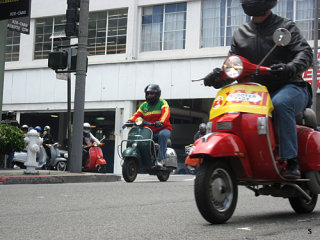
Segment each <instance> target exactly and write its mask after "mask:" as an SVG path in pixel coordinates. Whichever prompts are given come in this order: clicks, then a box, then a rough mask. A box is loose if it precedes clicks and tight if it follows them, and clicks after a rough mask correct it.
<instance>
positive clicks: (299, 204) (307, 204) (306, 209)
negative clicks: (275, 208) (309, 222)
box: [289, 193, 318, 213]
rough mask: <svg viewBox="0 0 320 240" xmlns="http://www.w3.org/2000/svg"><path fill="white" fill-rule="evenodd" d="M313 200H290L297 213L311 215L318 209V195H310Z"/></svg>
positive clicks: (300, 198)
mask: <svg viewBox="0 0 320 240" xmlns="http://www.w3.org/2000/svg"><path fill="white" fill-rule="evenodd" d="M309 194H310V196H311V200H310V201H308V200H306V199H304V198H303V197H292V198H289V202H290V205H291V207H292V208H293V210H294V211H295V212H296V213H311V212H312V211H313V209H314V208H315V207H316V204H317V201H318V194H315V193H309Z"/></svg>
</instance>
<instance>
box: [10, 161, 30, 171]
mask: <svg viewBox="0 0 320 240" xmlns="http://www.w3.org/2000/svg"><path fill="white" fill-rule="evenodd" d="M12 165H13V166H14V165H17V166H18V167H19V168H21V169H26V168H27V167H26V166H25V165H24V163H22V162H13V163H12Z"/></svg>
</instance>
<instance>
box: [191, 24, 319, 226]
mask: <svg viewBox="0 0 320 240" xmlns="http://www.w3.org/2000/svg"><path fill="white" fill-rule="evenodd" d="M273 39H274V40H275V42H276V45H275V47H276V46H285V45H286V44H288V43H289V42H290V40H291V35H290V33H289V32H288V31H287V30H285V29H278V30H276V32H275V33H274V38H273ZM275 47H274V48H275ZM274 48H272V49H271V50H270V52H271V51H272V50H273V49H274ZM270 52H269V53H268V55H269V54H270ZM268 55H267V56H268ZM222 70H223V72H224V73H223V74H224V77H225V78H232V79H235V80H237V81H238V84H233V85H228V86H226V87H224V88H222V89H221V90H220V91H219V92H218V94H217V97H216V98H215V100H214V102H213V105H212V108H211V110H210V121H209V123H208V124H207V134H206V135H205V136H203V137H202V138H200V139H198V140H197V141H196V142H195V143H194V145H193V147H192V149H191V150H190V155H189V158H190V159H191V160H192V161H190V163H187V164H190V165H191V164H193V165H199V166H200V167H199V169H198V172H197V175H196V179H195V185H194V194H195V200H196V204H197V207H198V209H199V211H200V213H201V215H202V216H203V217H204V218H205V219H206V220H207V221H208V222H210V223H224V222H226V221H227V220H228V219H229V218H230V217H231V216H232V214H233V212H234V210H235V208H236V204H237V198H238V185H244V186H246V187H247V188H249V189H251V190H252V191H253V192H254V193H255V196H259V195H271V196H274V197H282V198H288V199H289V202H290V205H291V207H292V208H293V209H294V211H295V212H296V213H310V212H312V211H313V209H314V208H315V206H316V203H317V199H318V194H319V193H320V174H319V170H320V132H318V131H315V128H316V118H315V113H314V112H313V111H312V110H311V109H307V110H306V111H304V114H305V115H304V116H300V120H301V119H303V121H302V122H301V123H299V122H297V135H298V155H299V158H300V170H301V174H302V177H303V178H302V179H286V178H284V177H283V176H282V173H283V172H284V171H285V167H286V164H285V163H284V162H282V161H280V159H279V149H278V138H277V135H276V132H275V131H274V129H275V128H274V126H273V122H272V118H271V112H272V110H273V106H272V102H271V98H270V95H269V93H268V90H267V88H266V87H264V86H261V85H259V84H255V83H249V82H248V81H250V79H251V78H252V77H254V75H257V74H270V68H267V67H262V66H261V64H259V65H255V64H252V63H250V62H249V61H248V60H246V59H244V58H242V57H240V56H235V55H234V56H229V57H228V58H227V59H226V61H225V62H224V64H223V69H222ZM302 123H303V124H302ZM195 160H196V161H195Z"/></svg>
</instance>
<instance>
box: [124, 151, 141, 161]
mask: <svg viewBox="0 0 320 240" xmlns="http://www.w3.org/2000/svg"><path fill="white" fill-rule="evenodd" d="M122 158H136V159H137V160H138V162H139V164H140V163H141V154H140V152H139V150H138V149H137V148H133V147H128V148H126V149H125V150H124V151H123V152H122Z"/></svg>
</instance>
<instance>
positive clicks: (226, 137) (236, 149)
mask: <svg viewBox="0 0 320 240" xmlns="http://www.w3.org/2000/svg"><path fill="white" fill-rule="evenodd" d="M193 145H194V150H193V151H192V153H191V154H190V158H204V157H205V156H210V157H212V158H217V157H230V156H232V157H238V158H239V159H240V160H241V164H242V166H243V169H244V171H245V173H246V175H247V177H252V170H251V167H250V164H249V160H248V155H247V151H246V148H245V146H244V144H243V142H242V140H241V139H240V138H239V137H238V136H236V135H234V134H230V133H224V132H214V133H211V134H207V135H205V136H204V137H202V138H200V139H198V140H197V141H196V142H195V143H194V144H193Z"/></svg>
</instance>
